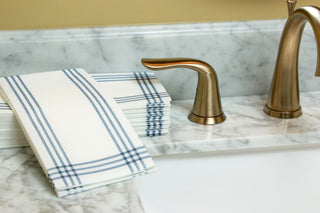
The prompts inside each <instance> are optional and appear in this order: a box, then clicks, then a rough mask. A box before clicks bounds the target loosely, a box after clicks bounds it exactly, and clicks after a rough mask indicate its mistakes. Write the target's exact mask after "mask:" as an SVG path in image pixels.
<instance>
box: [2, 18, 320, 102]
mask: <svg viewBox="0 0 320 213" xmlns="http://www.w3.org/2000/svg"><path fill="white" fill-rule="evenodd" d="M283 26H284V20H263V21H242V22H221V23H194V24H172V25H150V26H130V27H101V28H87V29H85V28H84V29H63V30H29V31H28V30H26V31H0V45H1V51H0V76H5V75H14V74H25V73H34V72H43V71H51V70H60V69H65V68H71V67H82V68H84V69H85V70H86V71H88V72H90V73H100V72H134V71H147V69H146V68H144V67H143V66H142V65H141V63H140V60H141V58H144V57H149V58H156V57H160V58H161V57H190V58H197V59H201V60H204V61H206V62H208V63H209V64H211V65H212V66H213V67H214V68H215V70H216V71H217V74H218V79H219V85H220V92H221V95H222V96H239V95H262V94H266V93H267V90H268V88H269V84H270V81H271V77H272V73H273V69H274V65H275V61H276V55H277V49H278V44H279V40H280V35H281V32H282V30H283ZM315 44H316V43H315V39H314V36H313V33H312V30H311V28H310V27H309V26H307V27H306V30H305V32H304V34H303V38H302V44H301V52H300V60H299V68H300V71H301V72H300V88H301V90H302V91H313V90H320V84H319V83H318V82H317V79H315V78H314V77H313V73H314V70H315V65H316V45H315ZM158 76H159V78H160V81H161V82H162V84H163V85H164V86H165V88H166V89H167V91H168V92H169V94H170V95H171V97H173V99H175V100H188V99H193V97H194V94H195V89H196V81H197V74H196V73H195V72H193V71H189V70H186V69H176V70H170V71H162V72H159V73H158Z"/></svg>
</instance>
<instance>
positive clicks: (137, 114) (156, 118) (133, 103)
mask: <svg viewBox="0 0 320 213" xmlns="http://www.w3.org/2000/svg"><path fill="white" fill-rule="evenodd" d="M91 76H92V77H93V78H94V79H95V80H96V81H97V82H98V83H99V84H100V86H101V87H102V92H103V93H106V95H107V96H112V97H113V98H114V100H115V101H116V102H117V103H118V104H119V106H120V108H121V109H122V110H123V111H124V113H125V115H126V117H127V118H128V119H129V122H130V123H131V125H132V126H133V127H134V129H135V130H136V132H137V133H138V135H140V136H156V135H162V134H165V133H167V132H168V129H167V128H168V127H169V125H168V124H169V122H170V101H171V98H170V96H169V94H168V93H167V92H166V90H165V88H164V87H163V86H162V85H161V83H160V82H159V80H158V79H157V77H156V76H155V74H154V73H145V72H143V73H140V72H136V73H104V74H92V75H91ZM124 88H125V89H124ZM0 117H1V122H0V125H2V126H3V127H2V126H1V127H0V128H1V130H4V131H2V132H0V134H1V136H3V137H4V138H6V139H7V140H3V141H2V142H0V148H7V147H16V146H19V144H20V143H21V146H23V145H26V143H23V141H24V137H23V136H21V135H20V137H19V140H18V141H16V140H15V138H12V137H9V136H8V137H7V136H6V135H7V132H6V130H10V129H15V130H17V134H21V131H18V129H19V126H18V124H17V122H16V120H15V118H13V113H12V111H11V109H10V107H9V106H8V104H7V103H5V101H3V100H2V99H1V97H0ZM152 126H157V128H153V127H152ZM159 126H160V127H159ZM137 127H145V128H144V130H141V128H139V129H137Z"/></svg>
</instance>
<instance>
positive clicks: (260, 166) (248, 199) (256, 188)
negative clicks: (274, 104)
mask: <svg viewBox="0 0 320 213" xmlns="http://www.w3.org/2000/svg"><path fill="white" fill-rule="evenodd" d="M154 160H155V163H156V166H157V171H156V172H155V173H154V174H151V175H147V176H143V177H139V178H137V179H136V184H137V187H138V190H139V192H140V196H141V200H142V204H143V206H144V208H145V211H146V213H171V212H174V213H180V212H181V213H182V212H183V213H188V212H197V213H198V212H199V213H206V212H210V213H212V212H216V213H239V212H240V213H242V212H244V213H319V212H320V203H319V199H320V148H309V149H301V150H282V151H264V152H250V153H249V152H246V153H229V154H223V155H222V154H220V155H219V154H218V155H217V154H216V153H215V154H212V153H206V154H203V153H199V154H192V155H176V156H164V157H154Z"/></svg>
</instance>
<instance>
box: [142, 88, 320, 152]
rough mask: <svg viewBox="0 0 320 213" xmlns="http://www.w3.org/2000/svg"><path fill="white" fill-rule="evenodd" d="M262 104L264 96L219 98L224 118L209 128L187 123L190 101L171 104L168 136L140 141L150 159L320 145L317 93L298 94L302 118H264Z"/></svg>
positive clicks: (319, 103) (265, 116) (319, 94)
mask: <svg viewBox="0 0 320 213" xmlns="http://www.w3.org/2000/svg"><path fill="white" fill-rule="evenodd" d="M265 103H266V96H239V97H226V98H222V106H223V110H224V112H225V114H226V116H227V119H226V121H225V122H223V123H221V124H218V125H212V126H211V125H200V124H195V123H192V122H190V121H189V120H188V118H187V116H188V113H189V112H190V110H191V108H192V105H193V102H192V101H175V102H174V103H173V104H172V109H171V125H170V128H169V134H168V135H167V136H162V137H152V138H142V139H143V142H144V143H145V145H146V147H147V148H148V150H149V152H150V154H151V155H153V156H156V155H168V154H181V153H193V152H208V151H214V152H225V151H240V150H255V149H275V148H288V147H303V146H307V145H320V132H319V129H320V108H319V106H320V92H308V93H302V94H301V105H302V110H303V115H302V116H301V117H299V118H296V119H287V120H285V119H277V118H273V117H270V116H268V115H266V114H265V113H264V112H263V111H262V110H263V106H264V104H265Z"/></svg>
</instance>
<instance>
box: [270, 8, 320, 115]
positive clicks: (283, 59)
mask: <svg viewBox="0 0 320 213" xmlns="http://www.w3.org/2000/svg"><path fill="white" fill-rule="evenodd" d="M307 21H308V22H309V23H310V25H311V27H312V29H313V32H314V34H315V38H316V42H317V50H318V56H317V69H316V75H317V76H320V66H319V65H320V9H319V8H317V7H314V6H306V7H301V8H299V9H297V10H295V11H294V13H293V14H292V15H291V16H290V17H289V18H288V20H287V22H286V24H285V27H284V30H283V33H282V37H281V41H280V45H279V51H278V58H277V62H276V66H275V70H274V74H273V79H272V83H271V88H270V93H269V97H268V102H267V105H266V108H265V112H266V113H267V114H269V115H271V116H274V117H281V118H290V117H291V116H292V114H294V115H293V116H294V117H298V116H299V115H301V109H300V100H299V80H298V57H299V47H300V41H301V37H302V33H303V30H304V27H305V25H306V23H307ZM270 110H271V111H274V113H275V114H273V113H271V112H270ZM278 114H281V115H278Z"/></svg>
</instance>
